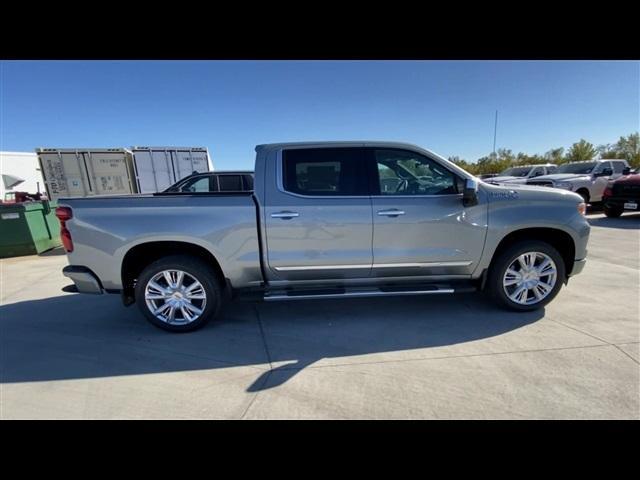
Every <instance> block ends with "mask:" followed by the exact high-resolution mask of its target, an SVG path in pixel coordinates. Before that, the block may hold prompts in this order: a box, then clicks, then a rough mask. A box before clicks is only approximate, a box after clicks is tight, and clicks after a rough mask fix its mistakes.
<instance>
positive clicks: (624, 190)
mask: <svg viewBox="0 0 640 480" xmlns="http://www.w3.org/2000/svg"><path fill="white" fill-rule="evenodd" d="M612 190H613V195H614V196H616V197H618V196H621V197H640V185H625V184H624V183H622V184H615V183H614V184H613V189H612Z"/></svg>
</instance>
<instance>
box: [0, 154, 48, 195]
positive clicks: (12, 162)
mask: <svg viewBox="0 0 640 480" xmlns="http://www.w3.org/2000/svg"><path fill="white" fill-rule="evenodd" d="M5 176H6V177H5ZM9 178H15V179H19V180H24V181H22V182H19V183H17V184H16V185H15V186H9V185H10V184H9V185H6V183H7V182H6V181H7V180H8V179H9ZM12 191H18V192H28V193H38V192H44V191H45V187H44V182H43V180H42V174H41V172H40V167H39V165H38V156H37V155H36V154H35V153H32V152H0V200H3V199H4V197H5V193H7V192H12Z"/></svg>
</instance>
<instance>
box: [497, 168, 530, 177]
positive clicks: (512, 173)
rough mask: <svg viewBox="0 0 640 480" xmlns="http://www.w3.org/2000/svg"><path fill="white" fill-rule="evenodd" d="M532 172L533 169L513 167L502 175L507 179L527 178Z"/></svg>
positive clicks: (501, 173)
mask: <svg viewBox="0 0 640 480" xmlns="http://www.w3.org/2000/svg"><path fill="white" fill-rule="evenodd" d="M530 171H531V167H512V168H507V169H506V170H503V171H502V172H500V175H501V176H502V175H504V176H505V177H526V176H527V175H529V172H530Z"/></svg>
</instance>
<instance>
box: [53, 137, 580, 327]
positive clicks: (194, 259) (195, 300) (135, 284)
mask: <svg viewBox="0 0 640 480" xmlns="http://www.w3.org/2000/svg"><path fill="white" fill-rule="evenodd" d="M256 152H257V154H256V162H255V183H254V190H253V192H246V191H245V192H216V193H213V192H204V193H198V192H186V193H185V192H178V193H171V192H165V193H158V194H153V195H137V196H119V197H116V196H112V197H90V198H73V199H72V198H68V199H61V200H59V205H60V206H59V207H58V209H57V211H56V214H57V216H58V218H59V219H60V223H61V236H62V239H63V243H64V246H65V248H66V250H67V252H68V260H69V266H67V267H65V268H64V270H63V273H64V275H66V276H67V277H69V278H71V279H72V280H73V282H74V283H75V288H76V289H77V291H79V292H84V293H94V294H97V293H104V292H106V293H120V294H121V295H122V298H123V301H124V303H125V304H126V305H130V304H133V303H137V304H138V306H139V308H140V309H141V311H142V312H143V314H144V315H145V316H146V317H147V318H148V319H149V321H150V322H151V323H153V324H154V325H156V326H158V327H161V328H163V329H165V330H169V331H174V332H183V331H189V330H194V329H196V328H198V327H201V326H202V325H204V324H205V323H206V322H207V321H208V320H210V319H212V318H214V317H215V316H216V314H217V313H218V310H219V308H220V305H221V304H222V303H223V302H224V301H225V300H227V299H229V298H232V297H247V298H251V299H260V300H265V301H275V300H295V299H311V298H318V299H327V298H331V299H335V298H342V297H367V296H385V295H430V294H445V293H454V292H456V291H469V290H486V291H488V292H489V293H490V294H491V295H492V296H493V297H494V298H495V299H496V301H497V302H498V303H499V304H501V305H502V306H505V307H507V308H510V309H513V310H518V311H527V310H533V309H537V308H540V307H542V306H544V305H545V304H547V303H548V302H550V301H551V300H552V299H553V298H554V297H555V296H556V294H557V293H558V291H559V289H560V287H561V285H562V284H563V283H566V282H567V281H568V278H569V277H570V276H572V275H576V274H578V273H580V271H581V270H582V269H583V267H584V264H585V259H586V255H587V248H586V247H587V240H588V238H589V224H588V223H587V221H586V219H585V218H584V211H585V204H584V203H583V200H582V198H581V197H580V196H579V195H577V194H576V193H572V192H568V191H562V190H552V189H548V188H541V187H531V186H523V185H517V186H513V187H505V186H497V185H489V184H487V183H484V182H482V181H481V180H479V179H477V178H476V177H474V176H472V175H470V174H469V173H467V172H466V171H464V170H462V169H460V168H459V167H457V166H456V165H454V164H453V163H451V162H449V161H447V160H445V159H444V158H442V157H440V156H438V155H436V154H434V153H432V152H429V151H427V150H424V149H422V148H419V147H416V146H414V145H408V144H404V143H390V142H321V143H280V144H269V145H259V146H258V147H256Z"/></svg>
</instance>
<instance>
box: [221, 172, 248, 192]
mask: <svg viewBox="0 0 640 480" xmlns="http://www.w3.org/2000/svg"><path fill="white" fill-rule="evenodd" d="M218 182H219V183H220V191H221V192H228V191H232V192H233V191H235V192H239V191H242V190H244V189H243V188H242V176H240V175H218Z"/></svg>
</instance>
